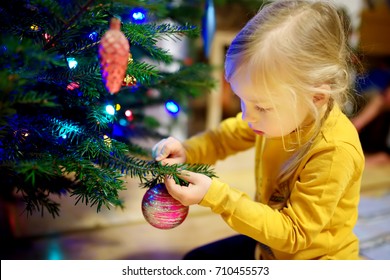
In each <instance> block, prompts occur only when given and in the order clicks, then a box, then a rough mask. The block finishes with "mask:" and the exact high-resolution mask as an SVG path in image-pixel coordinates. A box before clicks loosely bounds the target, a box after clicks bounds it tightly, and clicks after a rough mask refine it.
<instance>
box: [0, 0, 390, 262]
mask: <svg viewBox="0 0 390 280" xmlns="http://www.w3.org/2000/svg"><path fill="white" fill-rule="evenodd" d="M114 2H115V1H114ZM122 2H126V1H122ZM133 2H134V1H133ZM139 2H140V3H141V2H142V1H139ZM172 2H174V4H175V5H176V7H180V5H182V4H184V3H185V2H191V1H185V0H177V1H172ZM263 2H264V1H256V0H253V1H251V0H214V1H212V0H210V1H209V0H205V1H199V5H198V6H197V7H198V8H199V19H201V20H199V21H198V22H197V24H198V25H199V26H200V27H201V29H202V33H201V36H200V37H199V38H198V39H196V40H186V39H182V40H164V39H161V40H158V42H157V45H158V46H159V47H161V48H164V49H169V50H170V52H171V54H172V55H173V57H174V58H175V59H176V60H186V59H187V60H188V59H189V60H191V61H192V62H194V61H198V62H202V63H205V64H207V65H209V66H211V67H212V71H211V72H210V75H211V77H212V78H213V79H214V80H215V81H216V84H215V86H214V87H212V88H211V89H210V90H209V91H206V90H205V94H200V95H198V96H196V97H195V98H191V99H189V100H186V101H185V102H186V103H185V104H184V105H183V106H181V107H180V106H179V107H176V105H177V104H173V105H174V106H172V103H170V104H168V105H167V103H165V104H163V105H160V104H149V105H148V106H146V107H145V108H144V112H145V113H146V114H147V115H150V116H154V117H156V118H157V119H158V120H159V121H160V124H159V127H158V129H157V130H158V133H159V134H161V135H172V136H175V137H176V138H178V139H180V140H184V139H186V138H188V137H190V136H192V135H194V134H196V133H199V132H201V131H203V130H205V129H211V128H214V127H216V126H217V125H218V123H219V122H220V121H221V120H222V119H224V118H227V117H230V116H234V115H235V114H237V113H238V112H239V111H240V104H239V100H238V99H237V98H236V97H235V96H234V94H233V93H232V92H231V89H230V87H229V85H228V84H227V83H226V81H225V80H224V76H223V63H224V56H225V52H226V50H227V48H228V47H229V44H230V42H231V40H232V39H233V38H234V36H235V35H236V34H237V32H238V31H239V30H240V29H241V28H242V27H243V26H244V25H245V23H246V22H247V21H248V20H249V19H250V18H251V17H252V16H253V15H254V14H255V13H256V12H257V10H258V9H259V8H260V7H261V5H262V4H263ZM334 2H335V3H336V4H337V6H338V7H339V8H340V13H343V14H344V16H345V17H346V18H347V19H348V22H349V24H350V27H351V28H350V33H349V43H350V46H351V48H353V49H354V51H355V53H356V55H357V57H358V60H356V63H357V64H358V61H360V63H361V65H360V66H361V67H360V66H359V67H357V69H358V70H357V71H356V73H355V75H356V77H355V82H354V84H353V85H352V87H353V88H354V90H355V93H356V96H357V101H358V102H357V105H353V106H352V105H351V108H350V117H351V120H352V121H353V123H354V124H355V125H356V127H357V129H358V131H359V133H360V137H361V141H362V144H363V148H364V151H365V153H366V170H365V173H364V177H363V182H362V190H361V192H362V199H361V205H360V209H359V210H360V218H359V221H358V225H357V227H356V234H357V235H358V236H359V238H360V239H361V254H362V256H364V257H365V258H367V259H390V226H389V225H390V176H389V174H390V157H389V152H390V133H389V128H390V126H389V123H390V114H389V107H390V68H389V67H390V1H386V0H382V1H380V0H377V1H375V0H372V1H368V0H335V1H334ZM138 12H139V11H138ZM138 12H137V13H138ZM144 12H145V14H147V10H145V11H144ZM137 16H142V13H141V14H137ZM181 17H182V18H183V17H184V18H185V14H182V15H181ZM172 21H173V19H172V18H166V22H172ZM144 61H146V62H148V63H153V61H150V60H148V58H145V59H144ZM158 67H160V68H159V69H160V70H163V71H166V72H170V73H172V72H175V71H176V70H175V69H177V65H175V64H174V63H171V64H166V65H161V64H160V65H159V66H158ZM149 94H151V95H153V94H155V95H158V94H159V93H158V92H157V91H149ZM156 142H157V139H156V138H153V139H151V138H142V137H140V138H137V139H136V140H135V143H136V144H140V145H142V146H143V147H144V148H146V149H150V148H151V147H152V146H153V145H154V144H155V143H156ZM253 159H254V156H253V151H252V150H250V151H246V152H244V153H241V154H238V155H235V156H232V157H230V158H228V159H226V160H224V161H220V162H218V163H217V164H216V165H215V166H214V167H213V168H214V170H215V171H216V174H217V175H218V177H219V178H220V179H221V180H223V181H225V182H227V183H229V184H230V185H231V186H234V187H236V188H239V189H242V190H243V191H245V192H247V193H248V194H249V195H250V196H253V194H254V176H253V168H254V167H253ZM124 180H125V181H126V190H124V191H121V192H120V198H121V199H122V200H123V201H124V208H123V209H121V208H115V207H113V208H111V209H106V208H103V209H102V210H101V211H100V212H97V211H96V208H94V207H91V206H89V205H84V204H82V203H78V204H76V205H75V200H74V198H73V197H69V196H67V195H63V196H60V197H59V196H53V199H54V200H55V201H58V202H59V203H60V204H61V212H60V215H59V216H58V217H55V218H53V217H52V216H51V215H44V216H41V213H39V212H38V213H35V214H33V215H30V216H28V215H26V212H25V211H24V210H25V209H24V207H25V205H24V203H23V201H22V200H15V201H13V202H12V204H9V203H6V202H4V201H2V202H1V203H0V205H2V207H1V209H0V210H1V211H2V213H1V215H0V218H1V219H0V222H1V227H2V228H1V238H2V240H1V241H2V249H1V252H0V254H1V258H2V259H71V260H78V259H89V260H97V259H99V260H100V259H103V260H104V259H181V257H182V256H183V254H185V253H186V252H187V251H189V250H191V249H192V248H194V247H196V246H200V245H203V244H205V243H208V242H211V241H214V240H216V239H219V238H224V237H227V236H230V235H233V234H235V232H233V231H232V230H231V229H230V228H229V227H228V226H227V225H226V224H225V223H224V222H223V221H222V219H221V218H220V217H219V216H217V215H214V214H212V213H211V211H210V210H209V209H206V208H203V207H200V206H196V205H195V206H191V207H190V209H189V214H188V216H187V217H186V218H185V220H184V221H183V222H182V224H180V225H179V226H177V227H175V228H173V229H166V230H164V229H158V228H155V227H153V226H152V225H151V224H149V223H148V222H147V221H146V219H145V217H144V216H143V213H142V205H141V204H142V199H143V197H144V195H145V192H146V190H145V189H143V188H139V187H138V185H139V180H138V179H137V178H132V177H130V176H126V177H125V179H124ZM5 244H7V248H8V249H6V248H5Z"/></svg>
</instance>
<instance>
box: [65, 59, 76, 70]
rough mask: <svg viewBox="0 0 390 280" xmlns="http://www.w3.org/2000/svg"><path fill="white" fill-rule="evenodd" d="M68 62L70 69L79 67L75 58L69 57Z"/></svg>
mask: <svg viewBox="0 0 390 280" xmlns="http://www.w3.org/2000/svg"><path fill="white" fill-rule="evenodd" d="M66 61H67V62H68V66H69V68H70V69H74V68H76V67H77V64H78V63H77V60H76V59H75V58H74V57H67V58H66Z"/></svg>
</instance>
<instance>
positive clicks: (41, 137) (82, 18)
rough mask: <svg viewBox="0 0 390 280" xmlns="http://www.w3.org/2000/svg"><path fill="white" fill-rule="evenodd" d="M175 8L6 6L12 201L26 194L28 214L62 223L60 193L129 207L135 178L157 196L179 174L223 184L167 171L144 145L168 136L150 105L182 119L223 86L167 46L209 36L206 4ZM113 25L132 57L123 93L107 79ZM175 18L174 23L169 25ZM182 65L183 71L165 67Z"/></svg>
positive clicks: (2, 24)
mask: <svg viewBox="0 0 390 280" xmlns="http://www.w3.org/2000/svg"><path fill="white" fill-rule="evenodd" d="M175 2H177V1H160V0H153V1H152V0H151V1H148V0H138V1H135V0H134V1H132V0H129V1H99V0H96V1H92V0H71V1H61V0H58V1H50V0H30V1H12V3H11V1H6V2H4V1H3V2H2V4H0V30H1V38H0V92H1V99H0V176H1V181H2V183H1V192H0V196H1V197H2V199H3V200H6V199H10V198H12V196H13V194H14V193H18V194H19V195H20V196H22V197H23V199H24V201H25V205H26V210H27V213H29V214H32V213H33V212H36V211H38V212H41V213H44V212H45V211H46V210H47V211H48V212H49V213H50V214H51V215H52V216H53V217H55V216H57V215H60V204H58V203H57V202H54V201H53V200H51V199H50V194H59V195H61V194H69V195H71V196H74V198H75V201H76V203H85V204H87V205H90V206H94V207H96V209H97V211H99V210H100V209H101V207H103V206H105V207H108V208H110V206H114V207H121V206H123V202H122V201H121V200H120V199H119V192H120V191H122V190H123V189H124V180H123V178H124V177H125V176H132V177H138V178H139V179H140V186H141V187H151V186H153V185H155V184H157V183H158V182H161V181H162V180H163V178H164V176H165V175H167V174H171V175H173V176H174V177H176V175H177V172H178V171H177V170H178V168H179V167H180V168H185V169H189V170H192V171H195V172H201V173H203V174H206V175H209V176H214V174H213V171H212V170H210V168H209V167H208V166H204V165H184V166H176V165H175V166H161V165H160V164H159V163H156V162H155V161H153V160H152V158H151V155H150V151H149V150H148V149H147V148H145V147H142V145H139V144H137V143H139V142H140V141H135V140H134V139H146V138H153V139H159V138H162V137H165V136H166V135H162V134H161V133H159V132H158V130H157V128H158V127H159V125H160V124H159V120H158V118H156V117H153V116H148V115H146V114H145V113H144V108H145V107H146V106H150V105H153V104H166V106H167V108H168V109H169V110H170V112H171V113H172V114H175V113H176V112H177V111H178V110H179V108H180V106H181V108H183V109H185V108H186V104H188V100H189V99H191V98H196V97H197V96H200V95H201V94H203V93H205V92H207V91H208V90H209V89H210V88H211V87H212V86H213V84H214V82H213V81H212V80H211V78H210V77H211V75H210V68H209V67H208V66H207V65H204V64H199V63H191V61H190V59H184V60H177V59H176V60H175V59H174V57H173V56H172V54H171V53H170V52H169V50H166V49H163V48H161V47H159V46H158V44H157V43H158V41H159V40H160V39H162V40H182V38H197V37H198V35H199V34H200V32H199V27H198V26H199V19H200V17H201V14H202V1H184V2H186V3H184V2H183V3H181V4H180V5H177V4H175ZM188 2H190V3H188ZM187 11H191V13H189V12H187ZM190 15H193V18H189V16H190ZM112 18H117V19H120V21H121V32H123V34H124V35H125V37H126V38H127V40H128V42H129V44H130V52H131V59H129V60H128V64H127V67H126V73H125V77H124V79H123V84H122V85H121V88H120V90H119V91H118V92H115V93H110V92H109V91H108V89H107V87H106V85H105V81H104V79H102V73H101V70H102V69H101V66H100V63H99V55H98V48H99V45H100V44H101V39H102V37H103V35H104V34H105V33H106V32H107V30H108V28H109V23H110V21H111V19H112ZM167 18H172V19H175V21H174V23H172V21H171V22H168V23H167V22H164V21H162V20H163V19H167ZM187 21H190V23H188V22H187ZM191 21H192V22H191ZM145 58H148V59H145ZM172 63H175V64H176V65H178V67H177V68H178V69H177V71H174V72H172V71H171V72H167V71H161V68H159V67H158V65H170V64H172ZM176 178H177V180H179V179H178V177H176ZM181 183H185V182H181Z"/></svg>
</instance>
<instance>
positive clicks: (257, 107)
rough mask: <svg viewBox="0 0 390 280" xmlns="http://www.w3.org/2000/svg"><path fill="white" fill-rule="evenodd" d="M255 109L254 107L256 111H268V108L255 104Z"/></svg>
mask: <svg viewBox="0 0 390 280" xmlns="http://www.w3.org/2000/svg"><path fill="white" fill-rule="evenodd" d="M255 109H256V111H259V112H268V111H269V110H270V109H269V108H263V107H259V106H256V107H255Z"/></svg>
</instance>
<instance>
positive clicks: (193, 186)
mask: <svg viewBox="0 0 390 280" xmlns="http://www.w3.org/2000/svg"><path fill="white" fill-rule="evenodd" d="M179 177H180V178H181V179H183V180H186V181H187V182H189V185H188V187H186V186H180V185H178V184H176V182H175V180H174V179H173V178H172V177H169V176H167V177H166V178H165V186H166V188H167V190H168V192H169V194H170V195H171V196H172V197H173V198H174V199H176V200H178V201H180V203H181V204H183V205H184V206H189V205H192V204H198V203H199V202H200V201H201V200H202V199H203V197H204V196H205V195H206V193H207V191H208V190H209V188H210V186H211V182H212V180H211V178H210V177H208V176H206V175H203V174H199V173H194V172H190V171H186V170H183V171H182V172H181V173H180V175H179Z"/></svg>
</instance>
